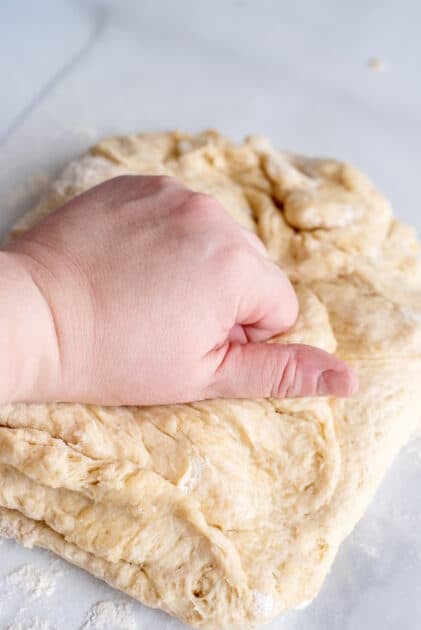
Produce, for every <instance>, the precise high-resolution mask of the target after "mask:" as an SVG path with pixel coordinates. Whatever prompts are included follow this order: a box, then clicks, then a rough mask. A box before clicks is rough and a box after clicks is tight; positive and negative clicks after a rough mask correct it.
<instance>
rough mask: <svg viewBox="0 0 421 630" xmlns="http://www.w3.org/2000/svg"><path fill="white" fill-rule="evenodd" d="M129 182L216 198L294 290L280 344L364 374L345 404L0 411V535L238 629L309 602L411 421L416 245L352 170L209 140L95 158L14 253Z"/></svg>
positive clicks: (417, 373)
mask: <svg viewBox="0 0 421 630" xmlns="http://www.w3.org/2000/svg"><path fill="white" fill-rule="evenodd" d="M123 173H152V174H157V173H164V174H169V175H175V176H177V177H179V178H181V179H182V180H183V181H184V182H185V183H186V184H187V185H189V186H190V187H192V188H194V189H196V190H199V191H203V192H206V193H209V194H212V195H214V196H215V197H216V198H217V199H219V200H220V201H221V202H222V203H223V205H224V206H225V208H226V209H227V210H228V211H229V212H230V213H231V214H232V215H233V217H235V218H236V219H237V220H238V221H239V222H240V223H242V224H243V225H244V226H246V227H247V228H249V229H250V230H252V231H254V232H255V233H256V234H258V236H260V238H261V239H262V240H263V242H264V243H265V245H266V246H267V248H268V250H269V252H270V255H271V257H272V259H273V260H274V261H276V262H277V263H279V264H280V265H281V266H282V267H283V268H284V269H285V270H286V271H287V272H288V274H289V276H290V278H291V279H292V281H293V282H294V283H295V286H296V290H297V294H298V298H299V302H300V316H299V319H298V321H297V324H296V326H295V327H294V329H293V330H291V331H289V332H288V333H287V334H284V335H280V336H279V337H277V338H275V339H273V340H271V341H272V342H279V343H285V342H289V341H293V342H304V343H309V344H314V345H316V346H319V347H320V348H323V349H325V350H328V351H330V352H335V353H337V354H338V355H339V356H341V357H342V358H344V359H346V360H347V361H349V362H350V363H351V364H352V365H353V366H354V367H355V369H356V370H357V372H358V375H359V381H360V390H359V393H358V394H357V395H356V396H354V397H353V398H351V399H348V400H338V399H301V400H287V401H285V400H275V399H268V400H209V401H204V402H198V403H193V404H187V405H169V406H156V407H127V408H104V407H98V406H88V405H75V404H50V405H25V404H16V405H7V406H4V407H2V408H0V535H4V536H8V537H15V538H17V539H19V540H20V541H21V542H22V543H23V544H25V545H27V546H32V545H38V546H41V547H45V548H47V549H50V550H52V551H54V552H55V553H57V554H58V555H60V556H62V557H63V558H66V559H67V560H69V561H70V562H72V563H74V564H76V565H78V566H80V567H83V568H85V569H86V570H88V571H90V572H91V573H93V574H94V575H96V576H97V577H99V578H101V579H103V580H105V581H107V582H108V583H109V584H111V585H112V586H114V587H116V588H118V589H120V590H122V591H125V592H126V593H128V594H129V595H131V596H133V597H134V598H136V599H138V600H139V601H141V602H143V603H145V604H147V605H148V606H153V607H158V608H162V609H163V610H165V611H167V612H168V613H170V614H171V615H175V616H177V617H179V618H180V619H182V620H183V621H185V622H186V623H188V624H191V625H192V626H194V627H197V628H208V629H210V630H222V629H227V630H228V629H229V630H235V629H236V630H247V629H248V628H255V627H258V626H260V625H262V624H263V623H265V622H268V621H269V620H271V619H272V618H273V617H275V616H276V615H278V614H279V613H280V612H282V611H284V610H286V609H289V608H295V607H298V606H300V605H302V604H303V603H305V602H307V601H309V600H311V599H313V598H314V597H315V596H316V595H317V593H318V591H319V590H320V588H321V586H322V584H323V580H324V578H325V576H326V574H327V572H328V571H329V569H330V567H331V564H332V562H333V560H334V557H335V555H336V552H337V550H338V546H339V545H340V543H341V542H342V541H343V539H344V538H345V537H346V536H347V535H348V534H349V532H350V531H351V530H352V528H353V527H354V525H355V524H356V522H357V521H358V519H359V518H360V517H361V516H362V514H363V512H364V510H365V509H366V507H367V505H368V503H369V501H370V499H371V497H372V495H373V493H374V492H375V490H376V488H377V486H378V484H379V482H380V481H381V479H382V476H383V475H384V473H385V471H386V469H387V467H388V466H389V465H390V463H391V462H392V460H393V458H394V457H395V456H396V454H397V453H398V451H399V450H400V448H401V447H402V446H403V445H404V444H405V443H406V442H407V440H408V439H409V438H410V436H411V433H412V432H413V431H414V430H415V429H416V428H417V425H418V423H419V418H420V413H421V388H420V386H419V383H420V379H421V266H420V263H419V261H418V258H417V254H418V245H417V242H416V238H415V235H414V233H413V231H412V230H411V228H409V227H408V226H405V225H403V224H401V223H399V222H398V221H396V220H395V219H393V217H392V213H391V209H390V207H389V204H388V203H387V201H386V200H385V199H384V198H383V197H382V195H381V194H380V193H379V192H377V191H376V190H375V188H374V187H373V186H372V185H371V183H370V182H369V181H368V180H367V179H366V178H365V177H364V176H363V175H362V174H361V173H360V172H359V171H357V170H356V169H354V168H353V167H351V166H349V165H346V164H343V163H339V162H336V161H334V160H319V159H309V158H304V157H301V156H296V155H292V154H288V153H281V152H279V151H276V150H275V149H274V148H273V147H272V146H271V145H270V143H269V142H268V141H267V140H265V139H263V138H260V137H249V138H247V139H246V140H245V141H244V143H243V144H241V145H233V144H231V143H230V142H229V141H227V140H226V139H225V138H224V137H222V136H221V135H219V134H218V133H216V132H214V131H208V132H204V133H201V134H199V135H196V136H190V135H188V134H185V133H181V132H173V133H163V134H139V135H132V136H129V137H124V138H112V139H109V140H105V141H104V142H102V143H100V144H99V145H97V146H96V147H94V148H93V149H92V150H91V151H90V153H88V154H87V155H85V156H83V157H81V158H80V159H78V160H76V161H74V162H72V163H71V164H70V165H69V166H67V168H66V169H65V170H64V171H63V173H62V174H61V176H60V177H59V178H58V179H57V181H56V182H54V184H53V185H52V186H51V188H50V190H48V191H47V193H46V194H45V195H44V197H43V198H42V199H41V201H40V203H39V205H38V206H37V208H35V210H34V211H33V212H32V213H30V214H29V215H27V216H26V217H24V218H23V219H22V220H21V221H19V222H18V223H17V225H16V226H15V228H14V229H13V230H12V233H11V237H12V238H14V237H16V236H18V235H19V234H21V233H22V232H24V231H25V230H26V229H28V227H29V226H30V225H32V224H34V223H35V222H36V221H38V220H39V219H40V218H42V217H43V216H44V215H46V214H47V213H49V212H51V211H52V210H54V209H55V208H56V207H58V206H59V205H61V204H62V203H63V202H64V201H66V200H67V199H69V198H71V197H72V196H74V195H76V194H78V193H80V192H82V191H83V190H86V189H87V188H89V187H91V186H93V185H95V184H97V183H99V182H101V181H103V180H105V179H108V178H110V177H113V176H116V175H119V174H123Z"/></svg>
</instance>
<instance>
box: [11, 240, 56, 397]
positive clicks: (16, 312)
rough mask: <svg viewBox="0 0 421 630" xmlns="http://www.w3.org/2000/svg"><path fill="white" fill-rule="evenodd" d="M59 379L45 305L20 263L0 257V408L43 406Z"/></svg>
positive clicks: (51, 326)
mask: <svg viewBox="0 0 421 630" xmlns="http://www.w3.org/2000/svg"><path fill="white" fill-rule="evenodd" d="M59 376H60V356H59V349H58V343H57V337H56V333H55V325H54V321H53V317H52V314H51V310H50V308H49V305H48V303H47V300H46V298H45V296H44V295H43V293H42V290H41V288H40V287H39V286H38V285H37V284H36V282H35V281H34V279H33V277H32V275H31V272H30V270H29V268H28V266H27V265H25V264H24V262H23V259H22V257H21V256H20V255H19V254H16V253H13V252H7V251H0V403H2V404H4V403H8V402H17V401H27V402H41V401H44V400H48V399H49V397H50V396H49V392H50V389H51V385H52V383H56V382H57V379H58V378H59Z"/></svg>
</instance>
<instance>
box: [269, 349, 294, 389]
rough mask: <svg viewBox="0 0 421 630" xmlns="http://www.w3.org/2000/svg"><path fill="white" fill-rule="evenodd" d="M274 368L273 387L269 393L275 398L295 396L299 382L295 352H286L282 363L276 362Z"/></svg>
mask: <svg viewBox="0 0 421 630" xmlns="http://www.w3.org/2000/svg"><path fill="white" fill-rule="evenodd" d="M274 363H275V362H274ZM274 368H275V369H276V373H274V374H272V377H273V380H272V383H273V389H272V394H271V395H272V396H273V397H275V398H288V397H291V396H296V395H297V387H298V385H299V383H298V361H297V356H296V354H295V352H288V353H286V355H285V360H284V363H283V365H279V362H276V363H275V366H274Z"/></svg>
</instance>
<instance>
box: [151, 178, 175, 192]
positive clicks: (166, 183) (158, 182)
mask: <svg viewBox="0 0 421 630" xmlns="http://www.w3.org/2000/svg"><path fill="white" fill-rule="evenodd" d="M150 177H151V179H153V183H154V185H155V188H156V189H157V190H164V189H166V188H170V187H173V186H175V185H177V184H179V181H178V180H177V178H176V177H172V176H171V175H150Z"/></svg>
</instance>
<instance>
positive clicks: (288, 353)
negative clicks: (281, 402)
mask: <svg viewBox="0 0 421 630" xmlns="http://www.w3.org/2000/svg"><path fill="white" fill-rule="evenodd" d="M357 388H358V380H357V376H356V374H355V372H354V371H353V370H352V369H351V368H350V367H349V366H348V365H347V364H346V363H344V362H343V361H341V360H340V359H338V358H337V357H334V356H333V355H331V354H328V353H327V352H325V351H324V350H320V349H319V348H314V347H313V346H307V345H299V344H290V345H282V344H265V343H246V344H230V345H229V346H228V348H227V349H225V355H224V357H223V360H222V361H221V363H220V364H219V367H218V368H217V370H216V372H215V377H214V382H213V385H212V395H215V396H221V397H233V398H266V397H274V398H292V397H297V396H350V395H351V394H353V393H355V392H356V391H357Z"/></svg>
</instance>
